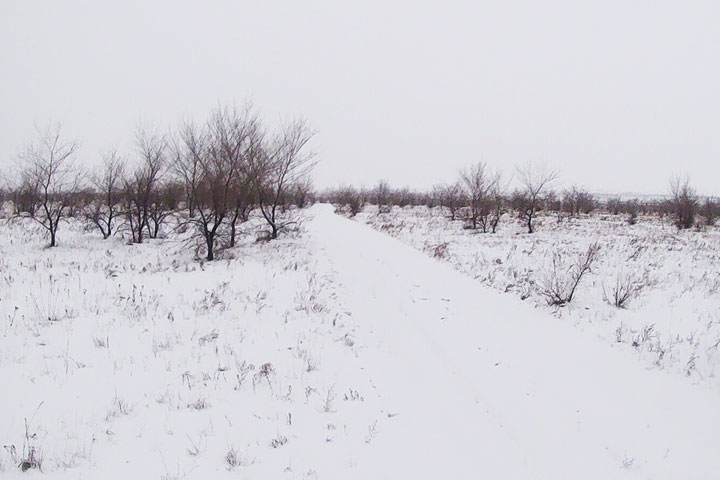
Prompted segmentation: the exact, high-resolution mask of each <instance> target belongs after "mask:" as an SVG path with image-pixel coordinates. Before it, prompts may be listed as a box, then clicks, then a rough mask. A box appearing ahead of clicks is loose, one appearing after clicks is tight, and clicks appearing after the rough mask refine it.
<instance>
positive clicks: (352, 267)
mask: <svg viewBox="0 0 720 480" xmlns="http://www.w3.org/2000/svg"><path fill="white" fill-rule="evenodd" d="M313 214H314V218H313V219H312V220H311V221H310V223H309V225H308V229H309V236H310V241H311V242H312V247H311V248H313V249H315V250H316V251H317V254H318V255H319V260H320V262H321V264H322V263H323V262H326V266H327V268H330V269H332V270H334V272H335V276H336V279H337V285H336V287H337V295H338V299H339V301H341V302H342V303H344V304H345V306H346V307H347V308H348V310H349V311H350V312H352V315H353V317H354V319H355V321H356V322H357V323H358V324H359V325H361V326H362V331H361V332H359V333H358V343H359V344H361V345H364V346H365V347H366V351H365V352H362V353H361V355H362V358H361V361H362V363H363V364H364V365H365V368H366V370H367V371H368V373H369V376H370V378H371V379H372V381H373V383H374V385H375V386H376V387H377V390H378V392H379V393H380V394H381V395H382V397H383V399H384V400H385V402H386V404H387V405H388V412H387V413H388V417H389V418H388V421H386V422H384V425H383V427H382V430H381V431H378V432H371V434H372V435H371V437H372V440H371V441H372V442H373V443H374V444H375V447H376V448H373V449H370V450H369V452H368V453H369V455H370V456H372V457H375V458H365V459H364V460H363V461H362V462H360V463H359V465H358V473H359V474H360V475H359V478H363V477H364V478H602V479H607V478H716V477H717V475H719V474H720V456H718V455H717V452H718V448H717V446H718V435H720V395H718V394H717V393H716V392H714V391H712V390H709V389H706V388H703V387H699V386H695V385H692V384H690V382H688V381H686V380H685V379H682V378H678V377H676V376H671V375H668V374H666V373H664V372H661V371H657V370H645V369H643V368H642V367H641V366H640V365H639V363H638V362H636V360H635V359H634V358H633V357H632V356H631V355H629V354H628V352H625V351H622V350H620V349H613V348H612V347H611V346H608V345H604V344H602V343H601V342H600V341H598V340H597V339H594V338H588V337H589V336H588V335H587V334H583V333H581V332H579V331H577V330H576V329H575V328H573V327H572V326H571V325H566V324H563V323H562V322H561V321H559V320H557V319H554V318H552V317H550V316H548V315H546V314H543V313H542V312H539V311H537V310H534V309H532V308H530V307H529V306H527V305H525V304H522V303H521V302H519V301H518V300H517V299H515V298H513V297H511V296H503V295H501V294H498V293H496V292H494V291H492V290H490V289H488V288H485V287H483V286H481V285H480V284H479V283H477V282H475V281H473V280H472V279H470V278H468V277H466V276H464V275H462V274H460V273H458V272H455V271H454V270H452V269H450V267H448V266H446V265H443V264H441V263H439V262H436V261H433V260H432V259H430V258H428V257H426V256H425V255H424V254H422V253H421V252H418V251H415V250H413V249H412V248H410V247H407V246H405V245H403V244H401V243H400V242H399V241H397V240H394V239H392V238H390V237H388V236H385V235H383V234H381V233H379V232H375V231H373V230H371V229H370V228H368V227H365V226H362V225H359V224H356V223H354V222H352V221H350V220H347V219H344V218H342V217H339V216H336V215H334V213H333V211H332V207H330V206H327V205H317V206H315V207H313Z"/></svg>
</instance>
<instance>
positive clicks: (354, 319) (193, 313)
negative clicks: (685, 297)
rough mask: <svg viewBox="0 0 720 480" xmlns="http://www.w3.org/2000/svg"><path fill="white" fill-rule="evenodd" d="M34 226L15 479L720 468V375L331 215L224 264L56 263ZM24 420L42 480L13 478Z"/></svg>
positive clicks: (7, 377) (126, 252)
mask: <svg viewBox="0 0 720 480" xmlns="http://www.w3.org/2000/svg"><path fill="white" fill-rule="evenodd" d="M29 228H30V226H29V225H26V224H21V223H12V224H8V225H6V226H2V227H0V250H1V251H2V256H1V257H0V258H2V259H3V265H2V281H1V282H0V309H1V311H0V318H2V319H3V321H4V324H3V325H2V331H1V333H2V336H0V383H1V384H2V385H4V386H5V391H6V393H5V394H4V395H3V396H2V397H0V411H2V412H3V415H2V418H0V444H1V445H3V446H5V448H4V449H3V451H2V452H1V453H0V462H2V467H0V468H2V470H0V473H1V474H2V475H3V477H7V478H20V477H25V476H32V477H42V476H50V477H52V478H118V479H120V478H123V479H124V478H128V477H131V476H135V477H137V478H167V479H171V478H178V479H179V478H222V477H225V476H227V477H228V478H313V479H314V478H484V477H490V478H603V479H607V478H710V477H712V476H713V475H714V472H717V471H718V468H720V458H718V456H717V455H716V450H717V449H716V448H715V447H716V442H715V438H716V436H717V432H718V431H720V430H719V427H720V409H718V408H717V405H718V404H720V403H718V401H719V400H720V398H719V393H718V391H717V389H716V388H714V387H713V386H712V384H711V383H709V382H700V381H696V382H693V381H690V380H689V379H687V378H686V377H685V376H683V375H674V374H669V373H668V372H666V371H663V370H660V369H657V368H654V369H648V368H647V366H646V365H645V364H644V363H643V362H642V361H638V356H637V353H636V352H635V351H634V350H633V349H631V348H618V346H617V345H613V344H611V343H609V342H606V341H604V340H603V339H602V337H599V336H597V335H592V334H588V333H589V332H588V331H585V330H583V329H581V328H577V327H576V326H575V325H574V324H573V322H566V321H562V319H561V320H558V319H557V318H555V317H553V316H552V315H551V314H549V312H547V311H544V309H538V308H534V306H533V304H532V303H529V302H522V301H520V300H519V299H518V298H516V296H514V295H509V294H502V293H499V292H497V291H495V290H493V289H492V288H490V287H487V286H484V285H482V283H481V282H478V281H477V280H475V279H473V278H471V277H469V276H467V275H465V274H463V273H462V272H460V271H457V270H456V269H455V268H453V266H452V265H450V264H448V263H447V262H445V261H439V260H435V259H433V258H429V257H428V256H427V255H425V254H424V253H423V252H421V251H418V250H416V249H414V248H412V247H410V246H408V245H404V244H403V243H401V242H399V241H398V240H396V239H394V238H391V237H390V236H388V235H386V234H384V233H381V232H377V231H374V230H372V229H370V228H368V227H367V226H365V225H362V224H360V223H358V222H354V221H351V220H348V219H345V218H342V217H340V216H337V215H335V214H334V213H333V208H332V207H331V206H329V205H316V206H314V207H312V209H311V210H310V212H309V218H308V220H307V221H306V222H305V223H304V227H303V230H302V231H300V232H298V233H295V234H292V235H289V236H286V237H285V238H282V239H280V240H278V241H273V242H269V243H255V242H254V241H253V239H252V235H250V234H248V235H247V236H246V238H245V239H244V241H243V242H242V243H241V246H240V247H238V248H236V249H234V250H230V251H227V252H225V253H224V258H223V259H221V260H219V261H217V262H212V263H200V262H197V261H196V260H194V259H193V258H192V254H191V252H187V251H185V250H184V249H181V248H180V244H179V243H177V242H173V241H172V240H165V241H150V242H148V243H147V244H144V245H132V246H130V245H124V244H123V242H122V240H120V239H114V240H110V243H108V242H106V241H102V240H101V239H99V238H97V237H96V236H95V235H93V234H89V233H87V232H84V231H82V229H81V228H80V227H79V226H77V225H68V226H65V230H61V237H60V240H61V242H62V245H61V246H60V247H58V248H56V249H52V250H49V249H42V247H41V246H42V242H43V239H42V238H41V237H40V236H39V235H31V236H28V235H27V234H26V231H27V229H29ZM63 239H64V240H63ZM267 364H269V365H270V366H266V365H267ZM251 365H252V367H251ZM25 418H27V419H28V421H30V426H29V430H28V432H29V434H30V436H31V437H32V438H30V439H29V443H30V444H31V445H33V446H35V447H36V448H38V449H39V450H40V451H41V453H42V458H43V465H42V472H38V471H35V470H31V471H29V472H26V473H23V472H21V471H20V470H19V469H18V468H16V466H15V465H14V463H15V460H14V459H13V458H12V455H11V448H10V446H12V445H14V446H15V450H16V453H17V454H18V455H19V454H20V453H21V452H22V447H23V443H24V437H25V424H24V419H25ZM233 454H235V456H234V455H233ZM228 456H229V457H230V462H228ZM235 458H237V461H235ZM231 463H232V464H233V465H230V464H231Z"/></svg>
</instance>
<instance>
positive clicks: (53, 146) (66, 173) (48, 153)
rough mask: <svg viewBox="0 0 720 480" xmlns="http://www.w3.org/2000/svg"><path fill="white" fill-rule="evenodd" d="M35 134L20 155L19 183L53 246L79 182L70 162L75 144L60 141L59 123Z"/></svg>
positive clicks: (35, 217)
mask: <svg viewBox="0 0 720 480" xmlns="http://www.w3.org/2000/svg"><path fill="white" fill-rule="evenodd" d="M37 134H38V137H37V139H36V140H35V141H34V142H32V143H31V144H29V145H28V146H27V147H26V149H25V152H24V153H23V154H22V155H21V156H20V160H21V162H22V163H21V165H20V178H21V182H20V183H21V185H23V187H24V190H25V191H26V192H27V193H28V194H29V197H30V199H32V203H33V204H34V206H33V208H32V210H33V212H34V215H33V218H34V219H35V220H36V221H37V222H38V223H39V224H40V225H42V226H43V228H45V230H47V232H48V233H49V235H50V246H51V247H54V246H56V245H57V231H58V227H59V226H60V222H61V221H62V220H63V219H64V218H65V217H66V216H67V215H68V213H69V207H70V202H71V200H72V198H71V194H72V193H73V192H74V191H76V190H77V188H78V185H79V175H78V171H77V169H76V168H75V165H74V164H73V160H74V155H75V152H76V151H77V149H78V144H77V142H76V141H74V140H70V141H65V140H63V139H62V138H61V127H60V126H59V125H55V126H50V127H48V128H47V129H45V130H40V129H37Z"/></svg>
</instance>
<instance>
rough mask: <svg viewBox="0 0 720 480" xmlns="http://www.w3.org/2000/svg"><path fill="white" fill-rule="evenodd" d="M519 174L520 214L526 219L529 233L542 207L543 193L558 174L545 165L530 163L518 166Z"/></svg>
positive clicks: (532, 230) (533, 228) (533, 229)
mask: <svg viewBox="0 0 720 480" xmlns="http://www.w3.org/2000/svg"><path fill="white" fill-rule="evenodd" d="M517 175H518V179H519V181H520V186H521V187H520V190H519V191H518V196H517V200H518V204H519V205H518V206H519V210H520V216H521V218H523V219H524V220H525V224H526V225H527V229H528V233H533V232H534V231H535V226H534V224H533V220H534V219H535V216H536V215H537V212H538V211H539V210H540V208H541V205H542V199H543V194H544V193H545V192H546V190H547V189H548V186H549V185H550V183H552V182H553V181H554V180H555V179H557V177H558V174H557V172H554V171H551V170H548V169H547V167H545V166H537V165H535V164H533V163H528V164H526V165H525V166H524V167H518V168H517Z"/></svg>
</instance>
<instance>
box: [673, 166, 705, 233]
mask: <svg viewBox="0 0 720 480" xmlns="http://www.w3.org/2000/svg"><path fill="white" fill-rule="evenodd" d="M670 194H671V195H672V199H671V209H672V214H673V217H674V219H675V226H676V227H677V228H678V229H681V230H682V229H685V228H691V227H692V226H693V225H695V214H696V213H697V209H698V196H697V192H696V191H695V188H693V187H692V185H690V179H689V178H687V177H685V178H682V177H680V176H679V175H676V176H674V177H673V178H672V179H670Z"/></svg>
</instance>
